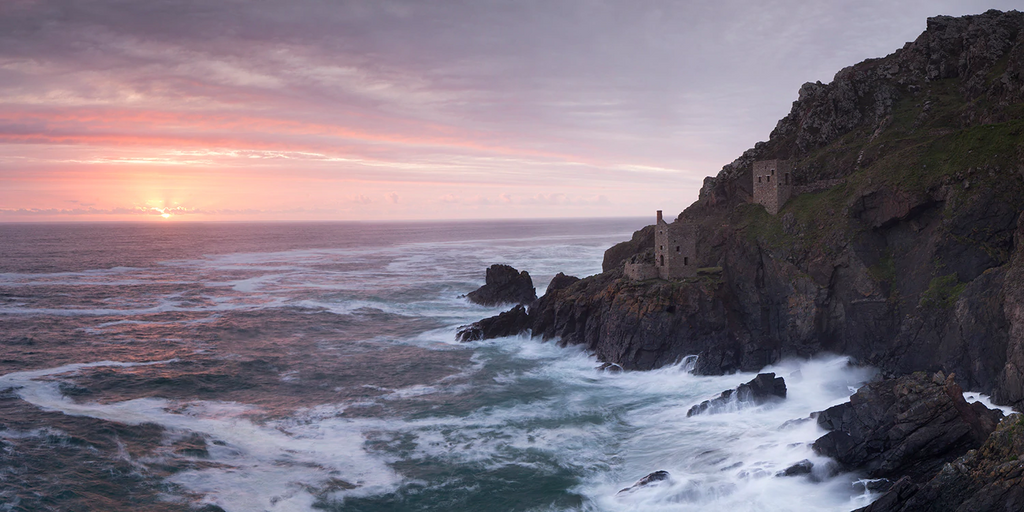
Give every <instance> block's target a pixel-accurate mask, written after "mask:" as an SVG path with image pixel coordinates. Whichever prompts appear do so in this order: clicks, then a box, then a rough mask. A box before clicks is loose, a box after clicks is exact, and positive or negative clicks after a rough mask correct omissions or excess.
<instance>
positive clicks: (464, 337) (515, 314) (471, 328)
mask: <svg viewBox="0 0 1024 512" xmlns="http://www.w3.org/2000/svg"><path fill="white" fill-rule="evenodd" d="M529 322H530V315H529V314H527V312H526V307H525V306H523V305H522V304H520V305H518V306H516V307H514V308H512V309H510V310H508V311H505V312H503V313H499V314H497V315H495V316H492V317H490V318H485V319H483V320H480V321H479V322H473V323H472V324H470V325H464V326H462V327H459V331H458V333H456V335H455V339H456V340H458V341H461V342H467V341H477V340H489V339H494V338H504V337H505V336H515V335H516V334H519V333H521V332H523V331H524V330H525V329H526V328H527V326H528V325H529Z"/></svg>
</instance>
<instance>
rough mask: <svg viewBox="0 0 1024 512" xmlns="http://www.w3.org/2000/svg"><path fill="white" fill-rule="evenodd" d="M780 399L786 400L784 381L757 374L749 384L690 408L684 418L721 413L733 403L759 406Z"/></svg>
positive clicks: (769, 374) (770, 374)
mask: <svg viewBox="0 0 1024 512" xmlns="http://www.w3.org/2000/svg"><path fill="white" fill-rule="evenodd" d="M780 398H786V381H785V379H783V378H782V377H776V376H775V374H774V373H759V374H758V375H757V377H754V378H753V379H752V380H751V381H750V382H747V383H745V384H740V385H739V386H737V387H736V389H727V390H725V391H723V392H722V394H721V395H719V396H718V397H716V398H713V399H711V400H705V401H703V402H701V403H699V404H697V405H695V406H693V407H691V408H690V410H689V411H687V412H686V417H687V418H689V417H690V416H693V415H694V414H702V413H707V414H714V413H716V412H722V411H723V410H724V409H725V408H726V406H727V405H728V404H729V403H730V402H733V401H735V402H737V403H738V404H741V405H761V404H763V403H766V402H769V401H772V400H778V399H780Z"/></svg>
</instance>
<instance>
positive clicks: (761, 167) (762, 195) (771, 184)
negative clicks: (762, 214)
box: [753, 160, 793, 215]
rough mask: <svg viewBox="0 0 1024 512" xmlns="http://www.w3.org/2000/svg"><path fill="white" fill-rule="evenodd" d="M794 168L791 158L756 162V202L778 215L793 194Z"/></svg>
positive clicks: (754, 176) (754, 174)
mask: <svg viewBox="0 0 1024 512" xmlns="http://www.w3.org/2000/svg"><path fill="white" fill-rule="evenodd" d="M792 174H793V169H792V166H791V165H790V163H789V160H761V161H760V162H754V172H753V178H754V202H755V203H758V204H760V205H762V206H764V209H765V210H768V213H770V214H772V215H776V214H778V213H779V210H781V209H782V207H783V206H785V204H786V201H788V200H789V197H790V196H791V195H793V176H792Z"/></svg>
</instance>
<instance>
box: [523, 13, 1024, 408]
mask: <svg viewBox="0 0 1024 512" xmlns="http://www.w3.org/2000/svg"><path fill="white" fill-rule="evenodd" d="M769 158H784V159H789V160H790V161H791V162H792V164H793V172H794V178H795V181H796V185H797V187H796V192H797V193H796V194H795V195H794V197H793V198H792V199H791V200H790V201H789V203H787V204H786V206H785V207H783V208H782V210H781V211H780V212H779V214H778V215H777V216H771V215H768V214H767V212H765V210H764V208H762V207H761V206H759V205H755V204H750V200H751V190H752V183H751V166H752V163H753V162H754V161H755V160H761V159H769ZM1022 211H1024V14H1021V13H1018V12H1016V11H1012V12H1008V13H1000V12H997V11H989V12H987V13H985V14H982V15H978V16H967V17H963V18H950V17H938V18H932V19H930V20H929V22H928V29H927V30H926V31H925V32H924V33H923V34H922V35H921V36H920V37H919V38H918V39H917V40H916V41H914V42H912V43H908V44H907V45H906V46H904V48H902V49H901V50H898V51H897V52H895V53H893V54H892V55H889V56H888V57H885V58H882V59H874V60H869V61H865V62H862V63H860V64H857V65H855V66H852V67H850V68H846V69H844V70H842V71H840V72H839V73H838V74H837V75H836V77H835V79H834V80H833V82H832V83H829V84H821V83H816V84H805V85H804V86H803V87H802V88H801V90H800V95H799V99H798V100H797V101H796V102H794V103H793V108H792V111H791V112H790V114H789V115H787V116H786V117H785V118H784V119H782V120H781V121H779V123H778V126H777V127H776V128H775V130H774V131H773V132H772V134H771V137H770V139H769V140H768V141H767V142H762V143H758V144H757V145H755V147H754V148H752V149H750V150H748V151H747V152H745V153H744V154H743V155H742V156H741V157H740V158H738V159H737V160H736V161H734V162H732V163H731V164H729V165H727V166H725V167H724V168H723V169H722V171H721V172H720V173H719V174H718V176H716V177H714V178H708V179H706V180H705V184H704V187H703V189H702V190H701V193H700V198H699V199H698V201H697V202H695V203H694V204H693V205H692V206H690V207H689V208H687V210H686V211H684V212H683V213H682V214H680V217H681V218H686V219H687V220H688V221H690V222H694V223H696V224H697V225H698V226H700V229H699V230H698V232H699V235H698V241H697V245H698V259H699V260H700V261H699V264H700V265H701V266H705V267H714V268H713V269H708V270H705V271H704V273H703V275H699V276H698V277H697V278H695V279H689V280H683V281H673V282H665V281H658V280H652V281H645V282H641V283H635V282H628V281H626V280H624V279H621V268H622V264H621V262H622V261H624V260H625V259H628V258H629V257H631V256H632V255H633V254H637V253H640V252H643V251H644V250H646V249H647V248H648V247H647V246H646V245H645V244H646V239H647V238H648V237H649V236H648V235H649V233H646V232H644V231H641V232H638V233H637V234H636V235H635V236H634V237H633V240H632V241H630V242H627V243H623V244H620V245H618V246H616V247H615V248H613V249H611V250H609V253H608V254H606V258H605V265H606V268H605V272H604V273H603V274H600V275H598V276H593V277H590V278H587V279H583V280H581V281H579V282H577V283H574V284H573V285H571V286H569V287H567V288H563V289H560V290H556V291H553V292H550V293H548V294H547V295H545V296H544V297H542V298H541V299H539V300H538V301H537V302H535V303H534V304H533V305H532V306H531V311H530V318H531V323H530V325H531V328H532V330H533V333H534V334H535V335H541V336H544V337H554V336H558V337H560V339H561V340H562V342H563V343H570V344H585V345H587V347H588V348H589V349H591V350H592V351H594V352H595V353H596V354H597V355H598V356H599V357H600V358H601V359H603V360H605V361H609V362H614V363H618V364H620V365H622V366H623V367H626V368H636V369H645V368H653V367H657V366H661V365H664V364H668V363H671V362H673V361H676V360H678V359H679V358H680V357H682V356H685V355H689V354H700V356H701V357H700V359H699V364H698V371H702V372H704V373H721V372H728V371H733V370H745V371H753V370H757V369H759V368H760V367H762V366H763V365H765V364H768V363H771V362H774V361H777V360H778V359H780V358H782V357H785V356H791V355H810V354H813V353H817V352H821V351H831V352H838V353H843V354H848V355H851V356H853V357H854V358H855V359H856V360H858V361H860V362H863V363H867V364H872V365H876V366H878V367H880V368H882V370H883V372H887V373H891V374H905V373H909V372H912V371H929V372H935V371H940V370H941V371H944V372H946V373H955V374H956V375H957V378H958V380H959V381H960V382H961V384H963V385H964V387H967V388H970V389H978V390H982V391H987V392H994V393H995V397H996V398H997V399H999V400H1001V401H1003V402H1005V403H1013V404H1017V405H1021V404H1024V219H1022V216H1021V212H1022Z"/></svg>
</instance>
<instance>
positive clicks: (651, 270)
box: [623, 261, 658, 281]
mask: <svg viewBox="0 0 1024 512" xmlns="http://www.w3.org/2000/svg"><path fill="white" fill-rule="evenodd" d="M623 273H624V274H625V275H626V278H628V279H632V280H634V281H646V280H648V279H657V278H658V267H655V266H654V265H652V264H650V263H633V262H630V261H627V262H626V265H625V267H623Z"/></svg>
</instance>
